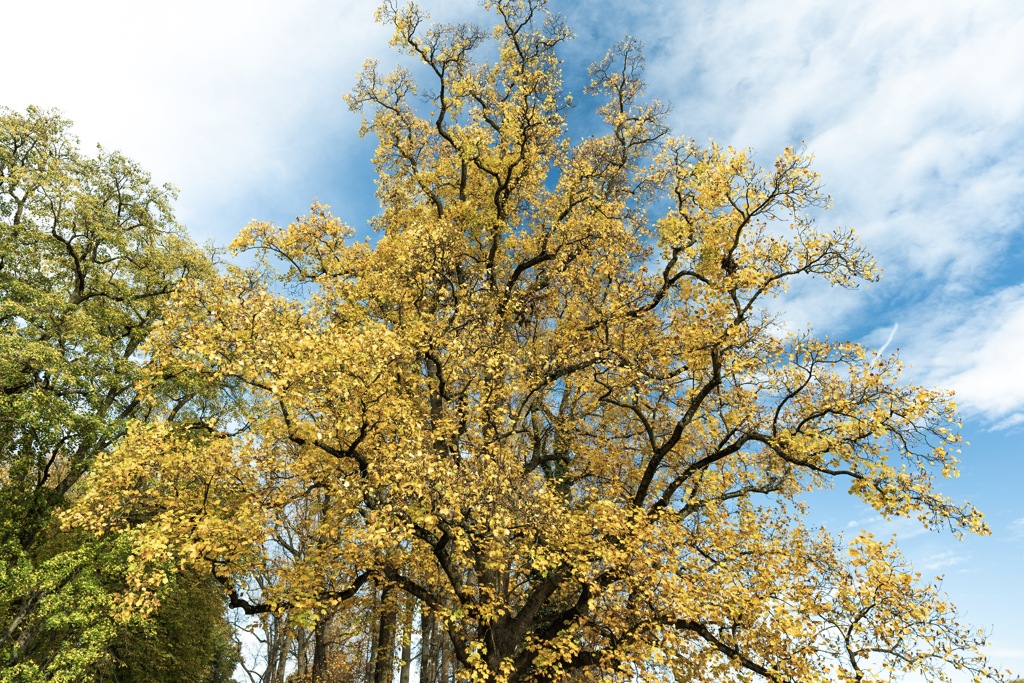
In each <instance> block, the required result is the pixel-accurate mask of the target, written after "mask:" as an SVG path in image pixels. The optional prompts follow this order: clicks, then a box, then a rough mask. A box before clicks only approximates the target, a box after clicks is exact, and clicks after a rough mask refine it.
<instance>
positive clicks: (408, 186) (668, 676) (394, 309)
mask: <svg viewBox="0 0 1024 683" xmlns="http://www.w3.org/2000/svg"><path fill="white" fill-rule="evenodd" d="M487 6H488V7H489V8H490V9H491V10H492V12H493V13H494V15H495V17H496V27H495V28H494V30H493V33H489V32H488V31H485V30H483V29H481V28H479V27H476V26H472V25H467V24H451V25H448V24H446V25H428V23H427V17H426V15H425V13H424V12H422V11H421V10H420V9H419V8H417V7H416V6H414V5H410V6H407V7H405V8H399V7H398V6H397V5H395V4H393V3H392V2H386V3H385V4H384V5H383V6H382V8H381V9H380V11H379V19H380V20H381V21H382V22H385V23H388V24H390V25H391V26H393V28H394V37H393V40H392V44H393V45H394V46H395V47H396V48H397V49H398V50H400V51H401V52H403V53H405V54H406V55H408V56H411V57H412V58H414V59H416V60H418V61H419V62H420V63H421V65H425V67H426V73H427V74H428V80H429V81H430V82H429V83H428V84H426V85H421V84H420V83H419V82H417V81H416V80H415V79H414V77H413V75H412V73H411V72H410V71H409V70H406V69H401V68H400V69H397V70H395V71H392V72H390V73H385V72H383V71H381V70H380V68H379V66H378V65H377V63H375V62H373V61H370V62H368V63H367V64H366V66H365V68H364V70H363V73H362V75H361V77H360V79H359V81H358V84H357V86H356V88H355V89H354V91H353V92H352V93H351V95H350V96H349V100H348V101H349V104H350V105H351V106H352V107H353V108H354V109H356V110H358V111H362V112H363V113H364V114H365V123H364V127H363V132H364V133H365V134H373V135H375V136H376V137H377V138H378V140H379V145H378V148H377V152H376V154H375V156H374V164H375V166H376V169H377V173H378V190H377V194H378V197H379V199H380V202H381V206H382V211H381V213H380V214H379V215H378V216H377V217H376V218H375V219H374V221H373V226H374V228H375V229H376V230H377V233H378V234H377V237H376V239H375V241H373V242H368V241H367V242H362V241H356V240H354V239H353V236H354V232H353V230H352V229H351V228H349V227H348V226H347V225H345V224H344V223H343V222H341V221H340V220H339V219H337V218H336V217H335V216H334V215H332V213H331V212H330V211H329V209H328V208H327V207H325V206H322V205H318V204H316V205H314V206H313V207H312V209H311V210H310V212H309V214H308V215H307V216H304V217H300V218H299V219H297V220H296V221H295V222H294V223H292V224H291V225H289V226H287V227H277V226H274V225H270V224H267V223H261V222H256V223H253V224H251V225H249V226H248V227H247V228H245V230H243V231H242V233H241V234H240V235H239V236H238V238H237V239H236V240H235V242H234V243H233V247H234V248H235V249H236V250H249V251H253V252H254V253H255V254H256V255H257V257H258V258H259V259H261V261H260V265H258V266H256V267H253V268H247V269H246V268H236V267H232V268H228V269H226V270H225V272H223V273H222V274H221V275H220V276H218V277H216V278H214V279H212V280H203V281H197V280H189V279H186V281H185V282H184V283H183V285H182V287H181V288H179V289H178V290H177V291H176V292H175V293H174V294H173V295H172V299H171V304H170V306H169V307H168V309H167V311H166V314H165V317H164V319H163V320H161V321H160V322H159V323H157V326H156V328H155V330H154V332H153V334H152V336H151V337H150V338H149V341H148V342H147V346H146V349H147V350H146V353H147V354H149V357H150V358H151V361H150V362H149V363H148V364H147V365H146V372H147V373H148V377H149V380H144V381H143V387H142V389H141V390H142V392H143V394H144V397H143V400H144V401H145V400H146V397H145V394H146V392H147V391H150V389H148V388H147V387H150V388H153V387H158V386H159V381H160V379H161V378H162V377H164V376H167V375H172V376H179V377H189V378H191V379H190V380H189V381H190V382H194V383H197V384H200V385H208V386H219V385H225V384H227V385H230V386H232V387H233V393H232V397H233V400H234V401H235V403H234V404H233V405H234V407H233V410H234V416H233V418H232V419H231V420H229V421H222V422H221V423H217V424H210V423H209V422H207V423H206V426H207V427H208V428H206V429H196V428H195V427H194V425H192V424H183V423H181V422H175V421H172V420H167V419H160V418H159V416H156V415H155V416H154V419H151V420H148V421H139V422H136V423H135V424H134V426H133V427H132V428H131V431H130V433H129V435H128V436H127V438H126V439H124V440H123V441H122V442H120V445H119V446H118V447H117V448H115V449H114V450H113V451H112V452H111V453H109V454H104V455H103V457H102V458H101V459H100V461H99V462H98V463H97V467H96V469H95V471H94V473H93V474H92V476H91V477H90V488H89V490H88V491H87V492H86V493H85V494H84V495H83V496H82V497H81V498H80V500H79V504H78V505H77V506H76V508H75V509H74V510H73V511H72V513H71V514H69V515H68V516H67V517H66V519H67V520H68V522H69V523H72V524H75V525H78V526H80V527H82V528H86V529H90V530H93V531H95V532H97V533H101V534H102V533H110V532H117V533H119V534H122V535H123V536H124V537H126V538H130V539H131V542H132V549H133V556H132V558H133V559H132V564H131V569H132V574H131V579H130V585H131V586H132V587H133V589H132V590H131V591H129V592H128V593H127V594H126V595H125V596H124V600H126V601H127V602H128V604H130V605H132V606H133V608H138V609H147V608H148V607H149V606H151V605H152V604H154V601H156V600H158V599H159V596H160V592H161V586H162V585H163V582H164V581H165V580H166V578H167V577H168V576H169V575H171V574H173V572H174V571H175V569H176V568H179V567H188V568H192V569H197V570H202V571H209V572H212V573H213V575H214V576H215V577H216V578H217V580H218V581H220V582H221V583H222V584H223V585H224V586H225V587H226V590H227V591H228V593H229V599H230V603H231V605H232V606H233V607H236V608H239V609H242V610H244V611H245V612H247V613H249V614H288V615H291V616H292V617H294V618H296V619H298V620H300V621H301V622H302V623H304V624H306V625H308V626H310V627H315V625H316V624H319V623H324V622H325V620H329V619H330V618H331V617H332V616H333V615H337V614H341V613H343V612H344V610H347V609H350V608H351V606H352V605H353V604H354V602H355V601H358V600H361V599H365V596H366V595H367V591H368V590H369V587H370V586H371V585H373V586H379V587H382V588H384V589H385V590H388V591H391V594H392V595H396V594H397V595H400V596H403V599H405V600H407V604H411V605H413V606H414V609H415V610H416V611H417V612H419V613H421V614H424V615H429V616H430V617H431V618H432V619H433V620H434V623H436V624H438V625H439V628H440V629H441V631H442V632H443V633H444V634H445V635H446V638H447V643H448V646H449V647H450V648H451V651H452V653H453V656H454V658H455V659H456V660H457V662H458V667H459V669H460V672H461V675H462V676H463V677H464V678H465V679H467V680H479V681H502V682H510V683H511V682H514V681H556V680H567V679H572V680H579V681H591V680H593V681H596V680H623V681H626V680H629V681H639V680H649V681H663V680H707V681H718V680H724V679H728V680H748V679H753V678H762V679H766V680H769V681H773V682H782V681H812V680H815V681H816V680H821V681H834V680H844V681H866V680H875V679H878V678H885V677H888V676H889V675H890V674H891V673H892V672H903V671H906V672H915V673H917V674H920V675H923V676H924V677H925V678H926V679H928V680H947V676H948V671H949V670H950V668H953V669H966V670H968V671H970V672H975V673H978V674H984V675H994V672H992V671H990V670H989V668H988V666H987V664H986V663H985V661H984V659H983V658H982V657H981V655H980V654H979V653H978V647H979V646H980V645H981V644H982V642H983V638H982V636H981V635H980V634H977V633H974V632H972V631H971V630H969V629H967V628H966V627H963V626H962V625H960V624H959V622H958V619H957V615H956V612H955V610H954V608H953V607H952V605H950V604H949V603H948V602H947V601H946V600H945V598H944V597H943V596H942V595H941V593H940V592H939V590H938V588H937V587H936V586H934V585H931V584H928V583H925V582H922V581H921V578H920V576H919V575H918V574H916V573H915V572H914V571H913V570H912V569H911V568H910V567H909V566H908V564H907V563H906V562H905V560H903V559H902V558H901V556H900V554H899V552H898V550H897V549H896V547H895V546H894V544H893V543H892V542H887V541H881V540H878V539H875V538H873V537H871V536H870V535H866V534H864V535H860V536H858V537H857V538H855V539H853V540H852V541H850V542H849V543H847V542H846V541H844V540H842V539H838V538H834V537H832V536H830V535H829V534H828V533H827V532H826V531H824V530H816V529H810V528H808V527H807V526H806V525H805V524H804V522H803V513H804V506H803V504H802V502H801V500H802V498H801V496H802V495H803V494H804V493H805V492H807V491H811V490H816V489H821V488H829V487H832V486H833V484H834V483H835V482H839V484H840V485H841V486H844V487H848V490H849V493H850V494H852V495H854V496H857V497H858V498H860V499H862V500H863V501H864V502H865V503H867V504H868V505H870V506H872V507H873V508H875V509H876V510H878V511H879V512H881V513H882V514H883V515H885V516H887V517H892V516H916V517H917V518H919V519H920V520H921V523H922V524H923V525H925V526H926V527H929V528H941V527H949V528H950V529H952V530H953V531H954V532H955V533H962V532H970V533H986V529H985V526H984V524H983V522H982V521H981V515H980V513H979V512H978V511H976V510H975V509H974V508H973V507H971V506H970V505H968V504H961V503H957V502H954V501H951V500H949V499H947V498H946V497H944V496H943V495H941V494H940V493H939V492H938V491H937V490H936V488H935V485H934V479H935V477H942V476H945V477H948V476H953V475H955V474H956V464H957V453H958V450H957V446H958V444H959V442H960V437H959V436H958V432H957V427H958V424H957V417H956V414H955V410H954V406H953V404H952V403H951V401H950V397H949V394H948V393H947V392H943V391H936V390H930V389H925V388H921V387H917V386H912V385H909V384H907V383H905V382H904V381H903V380H902V379H901V376H900V372H901V369H900V364H899V361H898V360H897V359H896V358H895V357H893V356H880V355H877V354H873V353H870V352H868V351H866V350H865V349H864V348H863V347H861V346H859V345H858V344H855V343H851V342H836V341H833V340H830V339H827V338H818V337H815V336H813V335H811V334H810V333H797V334H794V333H791V332H789V331H788V328H787V327H786V325H784V324H783V323H782V322H781V321H780V319H779V318H778V316H777V315H775V314H773V313H772V312H771V310H770V308H769V307H768V306H769V302H771V301H772V299H773V298H774V297H777V296H778V295H779V294H780V293H781V292H783V291H784V289H785V287H786V286H787V283H788V282H789V281H790V280H792V279H794V278H799V277H810V276H818V277H820V278H823V279H824V280H827V281H828V282H829V283H831V284H832V285H834V286H839V287H855V286H857V284H858V283H859V282H862V281H864V280H871V279H874V278H875V277H876V276H877V270H876V267H875V264H874V262H873V261H872V259H871V257H870V256H869V255H868V254H867V253H866V252H865V251H864V250H863V249H862V248H861V247H860V246H859V244H858V242H857V240H856V238H855V237H854V235H853V234H852V232H851V231H849V230H846V229H835V230H829V229H823V228H821V227H819V226H818V225H817V224H816V223H815V221H814V219H813V217H812V216H811V215H810V214H811V213H812V212H816V211H817V209H820V208H822V207H824V206H825V205H826V203H827V198H826V197H825V195H824V194H823V193H822V191H821V186H820V184H819V180H818V176H817V175H816V174H815V173H814V172H813V171H812V170H811V168H810V161H809V158H808V157H807V156H806V155H805V154H804V153H802V152H801V151H799V150H796V149H786V150H784V151H783V152H782V153H781V154H780V155H779V156H778V157H777V158H776V159H775V160H774V162H773V163H770V164H768V165H767V167H765V168H762V167H760V166H759V165H758V164H757V163H756V162H755V161H754V159H753V157H752V155H751V153H750V152H748V151H742V150H734V149H731V148H723V147H720V146H718V145H715V144H711V145H709V146H702V145H698V144H696V143H695V142H693V141H692V140H689V139H686V138H680V137H675V136H673V135H672V134H671V133H670V131H669V129H668V127H667V124H666V117H667V107H666V106H665V105H663V104H661V103H659V102H658V101H657V100H651V99H646V98H645V93H644V91H645V84H644V80H643V68H644V59H643V56H642V53H641V50H640V45H639V43H638V42H637V41H635V40H632V39H626V40H624V41H622V42H620V43H619V44H618V45H616V46H614V47H613V48H612V49H611V50H610V51H609V52H608V54H607V55H606V56H605V57H604V59H602V60H601V61H599V62H597V63H596V64H594V66H593V67H592V68H591V70H590V83H589V86H588V87H587V88H586V93H587V94H589V95H592V96H595V97H597V98H599V99H600V101H601V102H603V104H601V106H600V107H599V108H598V110H597V113H598V116H599V118H600V122H599V125H600V126H602V129H601V131H600V133H599V134H595V135H591V136H588V137H585V138H582V139H579V138H578V137H574V136H573V135H572V131H570V130H569V129H568V128H567V125H566V119H565V114H566V111H567V109H568V108H569V107H570V106H571V103H572V99H571V97H570V95H569V94H568V93H567V92H566V91H565V89H564V88H563V82H562V76H561V72H560V68H561V65H560V62H559V59H558V57H557V48H558V46H559V45H560V44H561V43H562V42H564V41H565V40H567V39H568V38H569V37H570V35H571V34H570V30H569V29H568V27H566V26H565V24H564V23H563V21H562V20H561V19H560V17H559V16H558V15H556V14H553V13H551V12H549V11H548V8H547V6H546V3H545V2H544V1H543V0H523V1H512V0H495V1H493V2H489V3H487ZM479 55H493V59H491V61H487V60H486V59H484V58H482V57H479ZM147 381H148V382H149V384H148V385H147V384H146V382H147ZM149 400H154V399H153V398H152V397H150V398H149ZM140 512H141V513H144V514H142V516H141V518H142V519H143V520H144V521H141V522H140V521H138V520H139V519H140ZM255 577H259V580H258V581H257V580H255ZM382 632H383V631H382ZM315 671H325V669H323V668H321V669H315ZM378 673H379V672H378ZM316 675H321V674H316ZM381 675H384V676H385V677H387V678H390V672H385V674H381ZM323 676H326V674H323ZM378 678H379V677H375V680H376V679H378ZM323 680H326V678H323Z"/></svg>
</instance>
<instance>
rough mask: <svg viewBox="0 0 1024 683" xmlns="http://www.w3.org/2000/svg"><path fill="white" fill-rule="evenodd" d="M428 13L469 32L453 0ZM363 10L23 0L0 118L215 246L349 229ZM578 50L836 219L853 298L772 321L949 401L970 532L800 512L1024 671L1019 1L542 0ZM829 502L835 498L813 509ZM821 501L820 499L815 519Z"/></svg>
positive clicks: (180, 0)
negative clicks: (973, 525) (352, 103)
mask: <svg viewBox="0 0 1024 683" xmlns="http://www.w3.org/2000/svg"><path fill="white" fill-rule="evenodd" d="M423 5H424V6H425V7H426V9H427V10H428V11H429V12H430V13H431V15H432V16H433V18H435V19H439V20H445V21H460V20H481V21H483V22H485V23H486V22H487V17H486V16H485V15H483V14H482V10H481V9H480V7H479V6H478V5H477V4H476V3H475V2H473V1H472V0H466V1H463V0H444V1H441V0H436V1H430V0H428V1H426V2H424V3H423ZM374 8H375V3H374V2H372V1H364V2H357V1H355V0H292V1H290V2H287V3H286V2H281V1H278V2H274V1H272V0H249V1H247V2H238V1H236V0H201V1H200V0H176V1H175V2H173V3H172V2H167V1H164V2H137V1H135V0H92V1H90V2H80V1H79V0H35V1H34V2H31V3H29V2H22V3H12V6H11V7H6V8H5V9H4V17H5V28H6V30H5V31H4V33H5V37H4V55H5V60H4V63H5V69H4V75H3V78H2V79H0V105H4V106H7V107H10V108H14V109H20V110H23V109H24V108H25V107H26V106H27V105H29V104H35V105H40V106H45V107H57V108H59V109H61V110H62V111H63V112H64V113H65V114H66V115H67V116H68V117H69V118H71V119H72V120H74V121H75V124H76V125H75V132H76V133H77V134H78V136H79V137H80V138H81V140H82V142H83V146H84V147H87V148H89V147H92V146H94V145H95V144H96V143H102V144H103V145H104V146H105V147H107V148H111V149H118V150H121V151H122V152H124V153H125V154H127V155H128V156H129V157H131V158H133V159H135V160H136V161H138V162H139V163H140V164H141V165H142V166H143V167H144V168H146V169H147V170H149V171H150V172H151V173H152V174H153V176H154V179H155V180H157V181H158V182H161V183H163V182H169V183H172V184H174V185H175V186H177V187H178V188H179V190H180V194H179V198H178V200H177V202H176V212H177V215H178V217H179V219H180V220H181V221H182V222H183V223H184V224H185V225H186V226H187V227H188V228H189V230H190V232H191V234H192V235H193V237H194V238H195V239H196V240H198V241H200V242H207V241H209V242H212V243H213V244H214V245H218V246H223V245H224V244H226V243H227V242H228V241H229V240H230V239H231V238H232V237H233V236H234V234H235V233H237V231H238V230H239V229H240V228H241V227H242V226H244V225H245V224H246V223H247V222H248V221H249V220H251V219H264V220H271V221H275V222H278V223H282V222H283V223H287V222H288V221H290V220H293V219H294V217H295V216H297V215H300V214H303V213H305V212H306V210H307V209H308V207H309V205H310V203H311V202H312V201H313V200H314V199H318V200H320V201H323V202H326V203H328V204H331V205H332V206H333V209H334V212H335V213H336V214H338V215H339V216H342V217H343V218H345V219H346V220H347V221H348V222H349V223H350V224H351V225H353V226H354V227H356V228H357V229H360V230H362V231H364V232H365V224H366V221H367V219H368V218H369V217H370V216H372V215H373V214H374V212H375V210H376V208H377V207H376V203H375V200H374V198H373V189H374V185H373V170H372V167H371V166H370V162H369V158H370V155H371V154H372V151H373V145H374V142H373V141H372V140H369V139H366V140H363V139H360V138H359V137H358V135H357V131H358V126H359V116H358V115H357V114H353V113H351V112H350V111H348V109H347V107H346V106H345V105H344V103H343V102H342V99H341V97H342V95H343V94H344V93H345V92H347V91H348V90H349V89H350V88H351V87H352V86H353V84H354V82H355V77H356V74H357V72H358V71H359V69H360V66H361V64H362V63H363V61H364V59H366V58H368V57H377V58H380V59H381V60H382V62H383V63H385V64H388V63H391V62H392V61H393V55H392V54H391V53H390V52H389V51H388V47H387V41H388V37H389V33H388V32H387V31H386V30H385V29H384V28H382V27H379V26H376V25H375V24H374V23H373V12H374ZM552 8H553V9H554V10H556V11H559V12H561V13H563V14H564V15H565V16H566V19H567V20H568V23H569V25H570V26H572V27H573V28H574V30H575V31H576V34H577V38H576V40H574V41H573V42H572V43H570V44H569V45H568V46H567V47H566V49H565V51H564V52H563V55H562V56H563V58H564V59H565V68H566V76H567V80H568V81H569V82H570V83H573V82H578V81H579V80H580V79H581V78H582V77H583V74H584V73H585V68H586V65H587V64H588V63H589V62H590V61H592V60H596V59H599V58H600V57H601V56H603V54H604V51H605V50H606V49H607V47H609V46H610V45H612V44H613V43H614V42H616V41H617V40H619V39H620V38H622V37H623V35H625V34H627V33H628V34H631V35H633V36H635V37H636V38H639V39H640V40H642V41H643V42H644V43H645V45H646V55H647V77H648V82H649V89H648V94H649V95H650V96H651V97H657V98H658V99H661V100H663V101H666V102H668V103H670V104H671V106H672V112H671V115H670V118H671V123H672V126H673V129H674V131H675V132H676V133H678V134H684V135H688V136H690V137H693V138H694V139H696V140H697V141H700V142H703V141H707V140H708V139H709V138H713V139H715V140H716V141H717V142H719V143H721V144H723V145H726V144H728V145H732V146H734V147H739V148H746V147H750V148H752V149H753V150H754V152H755V154H756V158H757V159H759V160H760V161H762V163H765V164H770V163H771V161H772V159H773V158H774V156H775V155H776V154H777V153H778V152H780V151H781V150H782V149H783V148H784V147H786V146H787V145H794V144H795V145H800V144H805V145H806V147H807V149H808V151H810V152H811V153H813V154H814V155H815V169H816V170H817V171H819V172H820V173H821V174H822V176H823V180H824V183H825V186H826V189H827V191H828V192H829V193H830V194H831V196H832V200H833V204H834V208H833V209H832V210H831V211H830V212H829V213H828V214H826V215H825V216H824V217H823V221H822V222H823V223H824V224H825V225H829V224H835V225H842V226H847V227H853V228H855V229H856V230H857V231H858V234H859V235H860V237H861V239H862V241H863V242H864V244H865V245H866V246H867V247H868V249H869V250H870V251H871V252H872V253H873V254H874V255H875V257H876V258H877V260H878V262H879V264H880V266H881V267H882V269H883V271H884V275H883V279H882V281H881V282H879V283H877V284H872V285H870V286H868V287H865V288H862V289H860V290H857V291H853V292H849V291H838V290H834V289H830V288H828V287H827V286H825V285H824V284H823V283H822V282H817V281H811V282H808V283H804V284H802V285H800V286H798V287H796V288H795V289H794V290H793V291H792V292H791V293H790V295H789V296H788V298H787V300H786V302H785V307H786V310H787V315H788V317H789V319H790V320H794V321H801V322H804V321H806V322H808V323H810V324H811V325H812V326H813V328H814V330H815V331H816V332H817V333H819V334H828V335H829V336H830V337H832V338H849V339H852V340H855V341H860V342H862V343H864V344H866V345H868V346H869V347H872V348H876V349H877V348H881V347H883V346H886V344H888V346H886V348H887V350H888V351H893V350H895V349H899V352H900V355H901V357H902V358H903V359H904V360H905V361H907V362H908V363H909V364H910V370H909V375H910V377H911V379H913V381H915V382H917V383H921V384H927V385H930V386H941V387H948V388H953V389H955V390H956V392H957V402H958V404H959V405H960V407H961V411H962V414H963V417H964V430H963V432H964V436H965V438H966V440H967V441H969V442H970V444H971V445H970V446H969V447H967V448H965V450H964V461H963V466H962V472H963V474H962V476H961V477H960V478H959V479H958V480H955V481H952V482H948V484H947V485H945V486H944V490H945V491H946V492H948V493H949V494H950V495H952V496H954V497H958V498H967V499H969V500H970V501H971V502H972V503H974V504H975V505H977V506H978V507H979V508H980V509H982V510H983V511H984V512H985V513H986V515H987V519H988V522H989V525H990V526H991V528H992V535H991V536H990V537H987V538H971V539H968V540H966V541H964V542H957V541H955V540H954V539H952V538H951V537H949V536H948V535H938V534H935V533H932V532H923V531H922V530H921V529H920V528H919V527H918V526H917V525H916V524H915V523H912V522H905V521H901V522H897V523H885V522H883V521H881V520H879V519H878V518H877V517H876V516H874V515H872V514H870V512H871V511H870V510H869V509H867V508H864V507H863V506H859V505H857V504H855V503H852V502H848V501H844V500H842V496H841V495H840V496H837V495H830V496H828V497H827V499H824V498H823V499H822V500H821V501H820V509H819V510H818V512H816V514H817V515H818V518H820V519H821V520H823V521H826V522H828V523H829V524H830V526H832V527H833V528H835V529H838V530H843V529H846V530H848V531H849V532H850V533H851V534H853V533H856V531H857V530H859V529H861V528H864V529H867V530H869V531H872V532H874V533H876V535H884V536H888V535H890V534H893V533H895V534H897V536H898V538H899V540H900V546H901V548H902V549H903V551H904V552H905V553H906V554H907V555H908V557H910V559H911V560H912V561H913V562H914V563H915V566H916V567H917V569H918V570H919V571H921V572H922V573H924V574H925V575H926V576H934V575H937V574H943V575H944V579H943V586H944V588H945V590H946V591H947V592H948V593H949V594H950V596H951V597H952V598H953V600H954V602H956V603H957V604H958V605H959V606H960V608H961V610H962V612H963V613H964V614H965V615H966V620H967V621H969V622H971V623H973V624H975V625H976V626H978V627H983V628H986V629H987V630H989V631H990V632H991V647H990V649H989V654H990V655H991V656H992V658H993V661H994V662H995V663H997V664H999V665H1001V666H1003V667H1008V668H1012V669H1013V670H1014V671H1016V672H1018V673H1020V672H1024V580H1022V579H1024V571H1022V567H1024V496H1021V495H1020V494H1019V489H1020V485H1021V482H1022V481H1024V462H1022V458H1021V447H1020V445H1019V442H1020V441H1021V439H1022V438H1024V353H1022V351H1024V341H1022V340H1024V260H1022V255H1024V218H1022V216H1024V45H1022V43H1021V41H1020V36H1022V35H1024V3H1021V2H1017V1H1016V0H973V1H971V2H964V1H963V0H901V1H900V2H891V1H889V0H862V1H861V2H856V3H839V2H820V1H817V0H686V1H685V2H682V1H678V0H677V1H671V0H647V1H646V2H642V3H626V2H621V0H615V1H612V0H588V1H587V2H586V3H570V2H559V1H558V0H554V2H553V3H552ZM832 493H833V494H836V493H841V491H834V492H832ZM815 502H816V503H819V501H817V500H816V501H815Z"/></svg>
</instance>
